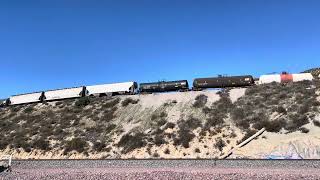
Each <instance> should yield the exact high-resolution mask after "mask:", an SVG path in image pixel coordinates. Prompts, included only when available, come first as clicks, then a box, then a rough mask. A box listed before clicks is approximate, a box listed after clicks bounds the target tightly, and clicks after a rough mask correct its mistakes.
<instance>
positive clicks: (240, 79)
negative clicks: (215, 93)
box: [193, 75, 255, 90]
mask: <svg viewBox="0 0 320 180" xmlns="http://www.w3.org/2000/svg"><path fill="white" fill-rule="evenodd" d="M254 84H255V81H254V78H253V77H252V76H251V75H245V76H229V77H213V78H197V79H195V80H194V81H193V88H194V90H201V89H207V88H226V87H244V86H251V85H254Z"/></svg>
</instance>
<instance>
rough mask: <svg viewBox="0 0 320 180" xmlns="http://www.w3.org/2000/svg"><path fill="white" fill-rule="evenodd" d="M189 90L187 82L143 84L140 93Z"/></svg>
mask: <svg viewBox="0 0 320 180" xmlns="http://www.w3.org/2000/svg"><path fill="white" fill-rule="evenodd" d="M188 89H189V84H188V81H187V80H180V81H160V82H154V83H141V84H140V88H139V91H140V92H141V93H145V92H147V93H152V92H168V91H186V90H188Z"/></svg>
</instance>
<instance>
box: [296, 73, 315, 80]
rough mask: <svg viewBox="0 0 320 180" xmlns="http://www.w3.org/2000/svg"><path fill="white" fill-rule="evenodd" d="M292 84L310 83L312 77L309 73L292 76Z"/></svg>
mask: <svg viewBox="0 0 320 180" xmlns="http://www.w3.org/2000/svg"><path fill="white" fill-rule="evenodd" d="M292 79H293V82H298V81H312V80H313V75H312V74H311V73H300V74H292Z"/></svg>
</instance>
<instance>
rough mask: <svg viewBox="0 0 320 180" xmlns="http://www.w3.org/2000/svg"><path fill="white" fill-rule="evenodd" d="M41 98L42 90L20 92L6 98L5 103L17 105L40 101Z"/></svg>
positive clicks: (42, 95) (42, 96)
mask: <svg viewBox="0 0 320 180" xmlns="http://www.w3.org/2000/svg"><path fill="white" fill-rule="evenodd" d="M43 99H44V92H35V93H28V94H20V95H15V96H11V97H10V98H9V99H8V100H7V102H6V104H7V105H19V104H28V103H37V102H42V101H43Z"/></svg>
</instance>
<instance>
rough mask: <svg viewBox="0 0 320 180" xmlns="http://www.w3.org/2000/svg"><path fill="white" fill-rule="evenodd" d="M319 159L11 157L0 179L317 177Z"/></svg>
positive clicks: (318, 176)
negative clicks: (39, 158)
mask: <svg viewBox="0 0 320 180" xmlns="http://www.w3.org/2000/svg"><path fill="white" fill-rule="evenodd" d="M319 167H320V161H317V160H312V161H264V160H226V161H215V160H48V161H13V164H12V172H2V173H1V174H0V179H221V178H222V179H320V171H319Z"/></svg>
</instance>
